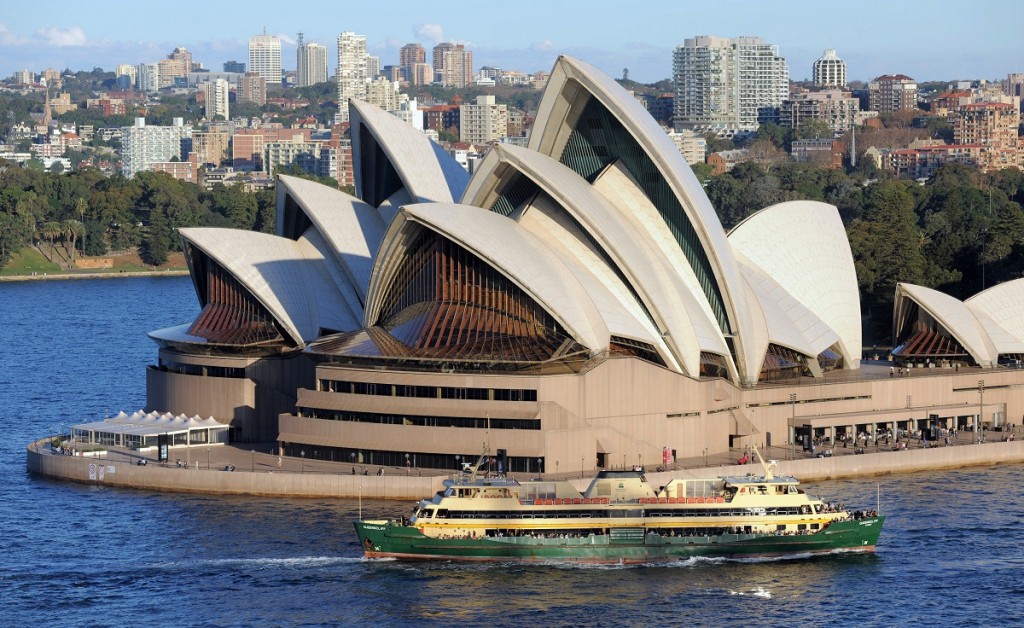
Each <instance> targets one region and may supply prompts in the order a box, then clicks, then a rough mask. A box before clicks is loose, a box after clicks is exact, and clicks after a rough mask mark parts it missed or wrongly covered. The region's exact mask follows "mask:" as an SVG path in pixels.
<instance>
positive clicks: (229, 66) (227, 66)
mask: <svg viewBox="0 0 1024 628" xmlns="http://www.w3.org/2000/svg"><path fill="white" fill-rule="evenodd" d="M224 71H225V72H232V73H234V74H245V64H244V63H242V62H241V61H225V62H224Z"/></svg>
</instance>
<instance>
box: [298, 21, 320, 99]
mask: <svg viewBox="0 0 1024 628" xmlns="http://www.w3.org/2000/svg"><path fill="white" fill-rule="evenodd" d="M299 41H300V43H299V47H298V49H296V52H295V56H296V71H295V84H296V85H297V86H299V87H309V86H310V85H316V84H317V83H325V82H326V81H327V46H324V45H322V44H318V43H314V42H303V41H302V34H301V33H299Z"/></svg>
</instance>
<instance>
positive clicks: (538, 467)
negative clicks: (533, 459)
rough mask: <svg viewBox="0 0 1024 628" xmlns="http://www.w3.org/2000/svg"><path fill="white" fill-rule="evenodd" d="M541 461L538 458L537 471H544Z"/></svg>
mask: <svg viewBox="0 0 1024 628" xmlns="http://www.w3.org/2000/svg"><path fill="white" fill-rule="evenodd" d="M540 463H541V460H540V458H537V473H544V469H542V468H540Z"/></svg>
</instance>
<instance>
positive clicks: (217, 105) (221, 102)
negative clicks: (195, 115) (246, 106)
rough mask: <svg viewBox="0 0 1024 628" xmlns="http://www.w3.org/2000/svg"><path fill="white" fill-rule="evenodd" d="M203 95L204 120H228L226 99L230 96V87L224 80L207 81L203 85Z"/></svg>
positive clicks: (229, 117)
mask: <svg viewBox="0 0 1024 628" xmlns="http://www.w3.org/2000/svg"><path fill="white" fill-rule="evenodd" d="M203 93H204V94H205V96H206V119H207V120H216V119H218V118H220V119H222V120H230V119H231V115H230V114H229V112H228V99H229V97H230V95H231V85H230V83H228V82H227V81H225V80H224V79H221V78H219V79H214V80H212V81H207V82H206V83H205V84H204V85H203Z"/></svg>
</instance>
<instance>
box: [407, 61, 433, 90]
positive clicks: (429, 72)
mask: <svg viewBox="0 0 1024 628" xmlns="http://www.w3.org/2000/svg"><path fill="white" fill-rule="evenodd" d="M433 80H434V68H432V67H431V66H430V64H429V63H417V64H415V65H413V66H412V79H411V80H410V81H409V82H410V83H412V84H413V85H430V83H431V82H432V81H433Z"/></svg>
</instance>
